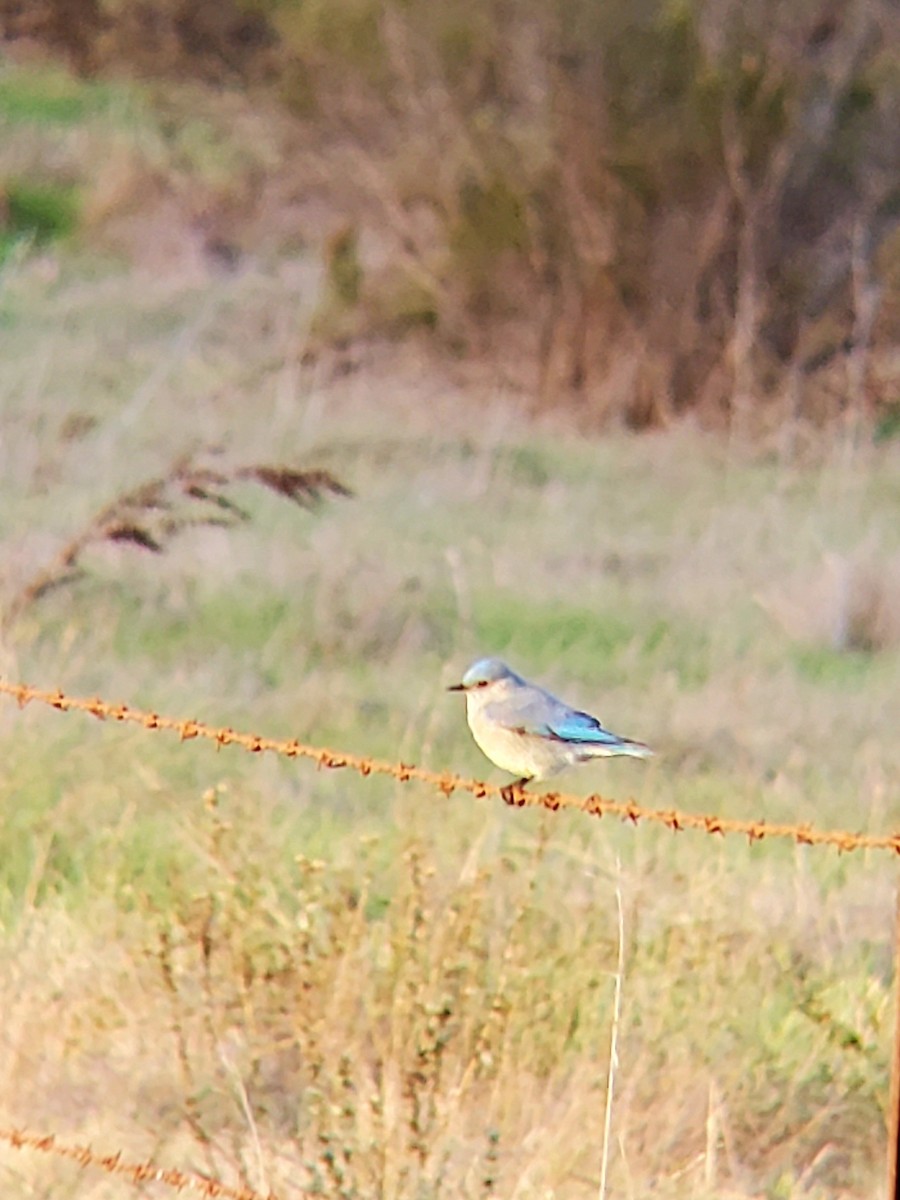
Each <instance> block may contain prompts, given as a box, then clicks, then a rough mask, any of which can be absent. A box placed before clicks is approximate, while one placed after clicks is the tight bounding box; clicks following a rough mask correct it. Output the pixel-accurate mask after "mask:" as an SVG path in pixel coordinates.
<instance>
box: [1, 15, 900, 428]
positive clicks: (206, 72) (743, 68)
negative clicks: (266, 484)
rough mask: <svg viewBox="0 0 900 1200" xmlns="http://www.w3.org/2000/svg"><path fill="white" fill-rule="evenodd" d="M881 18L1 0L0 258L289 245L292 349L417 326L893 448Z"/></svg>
mask: <svg viewBox="0 0 900 1200" xmlns="http://www.w3.org/2000/svg"><path fill="white" fill-rule="evenodd" d="M898 20H900V18H898V14H897V11H896V5H894V4H892V3H890V2H889V0H851V2H850V3H847V4H840V5H837V4H834V3H828V2H822V0H815V2H813V0H810V2H807V0H804V2H803V3H798V4H793V5H784V4H778V3H768V2H766V0H758V2H757V0H754V3H752V4H746V3H738V2H734V3H731V2H729V0H726V2H725V3H721V4H704V3H701V2H699V0H698V2H697V3H694V2H692V0H684V2H678V3H676V2H674V0H673V2H671V3H662V2H658V0H641V2H640V3H637V4H634V3H631V2H625V0H621V2H620V0H609V2H607V3H603V4H598V3H596V2H595V0H535V2H531V0H521V2H519V3H508V2H506V0H497V2H494V0H449V2H448V3H445V4H441V5H440V6H436V5H433V4H429V3H421V2H418V0H333V2H331V3H321V2H319V0H265V2H263V0H259V2H256V0H243V2H242V0H216V2H214V3H213V2H210V3H203V2H193V0H187V2H181V0H147V2H138V3H129V4H118V3H114V2H113V0H106V2H103V0H65V2H63V0H44V2H43V3H38V2H30V3H25V2H22V0H4V3H3V4H2V6H0V29H2V33H3V36H4V40H5V46H6V53H7V55H8V64H7V69H6V71H5V73H4V81H3V98H2V113H3V120H4V141H5V142H6V145H5V147H4V149H3V162H2V164H0V166H2V171H3V176H4V184H5V186H4V190H5V197H6V198H5V204H4V221H3V226H4V228H5V235H4V240H5V242H6V243H7V244H8V243H9V242H10V241H15V239H17V238H19V237H22V236H28V235H32V236H37V237H38V238H41V239H45V240H46V239H52V238H54V237H56V236H59V235H63V234H72V233H75V232H77V233H78V235H79V237H80V238H81V239H82V240H83V242H84V243H85V244H89V245H91V246H92V247H94V248H95V250H96V251H97V252H102V251H105V252H107V253H110V252H113V253H118V254H124V255H126V256H128V257H130V258H133V259H135V260H138V261H140V260H143V259H146V258H148V256H149V259H150V261H151V262H152V264H153V266H154V268H155V269H157V268H160V267H165V266H168V267H169V268H170V269H171V268H173V267H175V266H176V265H177V266H178V267H179V268H180V269H184V265H185V262H186V260H187V261H192V260H197V261H198V262H207V263H208V262H209V261H212V262H215V263H219V264H220V265H222V266H224V267H229V266H230V267H236V266H237V265H238V264H239V263H240V262H241V261H242V259H243V258H244V257H245V256H247V255H258V254H260V253H279V252H281V253H283V252H285V251H290V250H293V249H296V248H298V247H299V246H304V247H306V248H307V249H309V250H311V251H313V252H314V253H315V254H316V255H317V256H318V257H319V258H320V259H321V260H322V262H323V264H324V268H325V270H326V273H327V288H326V289H325V292H324V294H323V295H322V296H321V298H320V300H319V302H318V304H317V311H316V313H315V319H314V332H315V338H314V342H315V345H314V346H311V347H310V352H311V353H314V352H317V351H320V350H322V349H323V348H324V347H326V346H328V347H334V346H335V345H336V344H342V343H345V342H347V341H348V340H350V341H352V340H355V339H358V338H367V339H371V338H381V339H383V338H387V339H406V338H408V337H410V336H412V335H415V337H416V338H417V340H418V341H419V342H420V343H422V344H424V345H427V347H428V351H429V353H436V354H440V355H442V356H446V357H448V358H450V359H454V360H457V361H459V360H466V361H467V362H469V363H471V360H473V359H475V360H477V361H478V362H479V363H480V364H481V365H482V366H483V367H485V368H486V369H487V370H488V372H489V374H490V375H491V377H492V381H493V382H495V383H496V382H501V381H502V384H503V386H505V387H506V388H508V389H509V390H510V391H511V392H514V393H516V394H520V395H522V396H523V397H524V398H525V400H526V402H527V404H528V405H529V406H530V407H531V408H532V409H533V410H535V411H543V410H545V409H547V408H551V407H563V408H565V409H568V410H572V411H574V412H576V413H578V414H580V415H583V416H584V417H585V418H586V419H588V420H590V421H591V422H593V423H595V424H601V423H604V422H607V423H608V422H609V421H611V420H615V421H617V422H621V423H624V424H626V425H628V426H629V427H631V428H644V427H648V426H654V425H659V424H661V423H666V422H668V421H671V420H672V419H673V418H674V417H676V416H679V415H681V414H685V413H689V412H690V413H692V414H696V415H697V417H698V418H699V419H701V420H702V421H703V422H704V423H705V424H713V425H717V426H721V425H723V424H727V423H728V422H731V421H735V420H738V421H741V422H749V423H751V424H756V423H759V422H762V423H765V424H768V425H772V424H775V423H779V422H781V421H783V420H785V419H791V418H795V417H797V416H803V417H806V418H810V419H813V420H816V421H827V420H832V419H834V418H835V417H837V416H839V415H842V414H844V415H847V414H848V413H849V415H850V416H851V417H852V419H861V418H865V419H868V420H875V421H876V422H878V423H879V425H880V427H881V428H882V429H885V430H888V429H893V424H894V422H896V420H897V419H898V418H897V413H896V385H897V362H896V355H895V349H896V347H895V342H896V329H897V326H898V322H900V315H898V304H900V301H898V289H900V248H898V236H900V235H898V214H900V197H898V177H900V122H898V120H897V113H898V110H900V94H898V93H900V82H898V75H897V46H898ZM38 60H39V61H41V62H43V63H45V64H47V65H46V70H45V71H44V72H43V74H39V75H37V76H30V77H23V75H22V74H21V72H17V71H16V70H15V69H14V67H13V63H18V64H23V63H32V64H33V63H35V62H36V61H38ZM51 63H52V64H55V65H53V66H51V65H50V64H51ZM29 79H30V82H29ZM148 109H149V110H151V111H152V119H151V118H150V117H149V114H148V112H147V110H148ZM135 123H137V126H138V128H137V129H136V128H135ZM73 126H78V127H79V128H80V130H81V135H82V136H80V137H77V138H75V137H72V136H71V130H72V127H73ZM67 129H68V130H69V131H70V136H66V130H67ZM129 135H131V136H129ZM87 141H89V142H90V144H86V142H87Z"/></svg>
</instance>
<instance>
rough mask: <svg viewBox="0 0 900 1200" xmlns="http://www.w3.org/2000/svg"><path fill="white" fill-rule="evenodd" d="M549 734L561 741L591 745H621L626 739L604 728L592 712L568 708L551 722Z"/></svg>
mask: <svg viewBox="0 0 900 1200" xmlns="http://www.w3.org/2000/svg"><path fill="white" fill-rule="evenodd" d="M549 728H550V734H549V736H551V737H553V738H556V739H558V740H559V741H561V742H573V743H582V744H584V745H590V746H621V745H622V743H623V741H625V740H626V739H624V738H620V737H618V736H617V735H616V734H615V733H611V732H610V731H609V730H608V729H604V728H603V726H602V725H601V724H600V722H599V721H598V720H597V718H596V717H592V716H591V715H590V713H585V712H577V711H576V710H575V709H572V708H570V709H567V710H566V712H565V713H563V714H561V715H560V716H558V717H557V718H556V719H555V720H553V721H551V722H550V724H549Z"/></svg>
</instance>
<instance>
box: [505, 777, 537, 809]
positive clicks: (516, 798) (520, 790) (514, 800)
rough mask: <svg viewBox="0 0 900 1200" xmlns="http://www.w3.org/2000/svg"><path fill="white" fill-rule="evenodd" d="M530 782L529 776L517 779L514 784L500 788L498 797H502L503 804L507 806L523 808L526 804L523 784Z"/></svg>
mask: <svg viewBox="0 0 900 1200" xmlns="http://www.w3.org/2000/svg"><path fill="white" fill-rule="evenodd" d="M530 782H531V779H530V776H526V777H525V778H524V779H517V780H516V781H515V783H508V784H507V785H506V787H503V788H501V789H500V795H501V796H502V797H503V802H504V804H509V805H511V806H512V807H513V808H524V807H525V804H526V802H527V797H526V795H525V784H526V783H530Z"/></svg>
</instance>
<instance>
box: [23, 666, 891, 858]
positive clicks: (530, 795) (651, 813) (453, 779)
mask: <svg viewBox="0 0 900 1200" xmlns="http://www.w3.org/2000/svg"><path fill="white" fill-rule="evenodd" d="M0 694H3V695H7V696H10V697H12V698H13V699H14V700H15V701H17V703H18V705H19V707H20V708H24V707H25V706H26V705H27V704H30V703H32V701H34V702H37V703H39V704H46V705H48V706H49V707H50V708H55V709H58V710H59V711H60V712H84V713H89V714H90V715H91V716H93V717H98V718H99V719H101V720H103V719H104V718H106V717H110V718H112V719H113V720H115V721H120V722H127V723H131V724H134V725H140V726H141V727H142V728H144V729H152V730H169V731H170V732H173V733H177V734H178V736H179V737H180V738H181V740H182V741H183V742H186V741H195V740H199V741H208V742H212V743H214V744H215V745H216V746H217V747H221V746H240V747H241V748H242V749H243V750H246V751H248V752H249V753H251V754H261V753H263V752H264V751H268V752H269V753H271V754H279V755H281V756H283V757H284V758H308V759H311V760H312V761H313V762H315V763H316V765H317V766H319V767H320V768H322V767H324V768H326V769H328V770H338V769H341V768H349V769H350V770H352V771H356V772H357V773H358V774H359V775H362V776H363V777H364V778H365V777H368V776H372V775H387V776H390V777H391V778H393V779H396V780H398V781H399V782H401V783H410V782H415V783H424V784H427V785H428V786H429V787H433V788H435V789H436V790H437V791H439V792H442V793H443V795H444V796H445V797H447V798H448V799H449V797H450V796H451V795H452V794H453V792H456V791H459V792H468V793H469V794H470V795H472V796H474V797H476V799H479V800H484V799H493V798H494V797H502V796H503V792H504V789H503V788H500V787H498V786H496V785H495V784H491V783H484V782H483V781H481V780H479V779H464V778H463V777H462V776H460V775H450V774H448V773H447V772H437V771H429V770H426V769H425V768H424V767H416V766H414V765H412V764H411V763H403V762H397V763H394V762H386V761H384V760H382V759H377V758H368V757H363V756H361V755H358V754H349V753H347V752H345V751H343V750H333V749H330V748H329V747H326V746H308V745H306V744H304V743H303V742H298V741H297V739H296V738H285V739H278V738H269V737H263V736H262V735H261V734H258V733H240V732H238V731H237V730H235V729H232V728H230V727H229V726H222V727H217V726H214V725H206V724H204V722H202V721H194V720H184V719H178V718H176V717H165V716H162V715H160V714H159V713H155V712H143V711H142V710H141V709H139V708H129V707H128V705H126V704H110V703H109V702H108V701H106V700H101V699H100V698H99V697H95V698H93V699H85V698H84V697H79V696H68V695H66V694H65V693H63V692H62V691H58V690H57V691H53V692H51V691H45V690H43V689H41V688H35V687H31V686H30V685H29V684H26V683H7V682H6V681H5V680H0ZM516 805H517V807H520V808H538V807H540V808H545V809H548V810H549V811H551V812H556V811H557V810H559V809H563V808H572V809H577V810H579V811H580V812H584V813H587V814H588V815H589V816H592V817H604V816H614V817H619V818H620V820H622V821H629V822H631V823H632V824H634V825H638V824H640V823H641V822H645V823H647V824H651V825H663V826H665V827H666V828H667V829H670V830H671V831H672V833H681V832H683V831H685V830H688V829H690V830H694V831H697V832H700V833H708V834H714V835H720V836H725V835H737V836H739V837H745V838H747V839H748V840H749V842H750V843H751V845H752V844H753V843H754V842H760V841H762V840H763V839H764V838H780V839H782V840H788V841H792V842H794V843H796V845H798V846H832V847H834V848H835V849H837V850H838V851H841V852H845V851H851V850H890V851H893V853H894V854H900V833H885V834H873V833H853V832H851V831H850V830H846V829H816V828H814V827H813V826H811V825H808V824H803V825H799V824H797V825H794V824H789V823H784V824H776V823H770V822H769V821H750V820H746V819H743V818H739V817H723V816H720V815H718V814H717V813H695V812H682V811H680V810H679V809H673V808H668V809H661V808H645V807H644V806H643V805H640V804H638V803H636V802H635V801H634V800H628V801H622V800H613V799H609V798H607V797H605V796H600V795H596V794H594V795H591V796H588V797H586V798H585V797H584V796H575V795H572V794H570V793H565V792H526V791H521V792H520V793H519V794H518V795H517V797H516Z"/></svg>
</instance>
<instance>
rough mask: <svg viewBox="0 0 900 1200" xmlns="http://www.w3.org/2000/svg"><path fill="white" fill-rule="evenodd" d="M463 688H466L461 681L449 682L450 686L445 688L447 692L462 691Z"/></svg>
mask: <svg viewBox="0 0 900 1200" xmlns="http://www.w3.org/2000/svg"><path fill="white" fill-rule="evenodd" d="M465 690H466V687H465V684H463V683H451V684H450V686H449V687H448V688H447V691H448V692H464V691H465Z"/></svg>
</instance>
